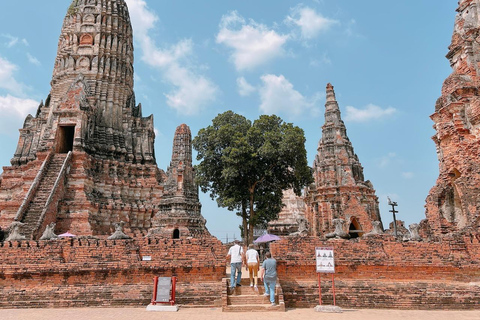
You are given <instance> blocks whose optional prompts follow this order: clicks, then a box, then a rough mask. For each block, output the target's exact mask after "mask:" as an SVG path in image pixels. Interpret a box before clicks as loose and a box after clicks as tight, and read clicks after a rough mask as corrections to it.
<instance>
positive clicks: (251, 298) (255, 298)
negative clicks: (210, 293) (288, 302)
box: [227, 294, 278, 305]
mask: <svg viewBox="0 0 480 320" xmlns="http://www.w3.org/2000/svg"><path fill="white" fill-rule="evenodd" d="M275 300H276V302H277V303H278V297H277V296H276V297H275ZM227 304H228V305H244V304H270V297H267V296H264V295H263V294H262V295H241V296H236V295H230V296H228V298H227Z"/></svg>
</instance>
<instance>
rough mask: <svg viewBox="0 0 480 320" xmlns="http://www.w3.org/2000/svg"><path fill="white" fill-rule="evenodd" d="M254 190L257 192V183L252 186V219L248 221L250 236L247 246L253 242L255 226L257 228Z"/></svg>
mask: <svg viewBox="0 0 480 320" xmlns="http://www.w3.org/2000/svg"><path fill="white" fill-rule="evenodd" d="M254 192H255V185H253V187H251V188H250V212H249V213H250V219H249V221H248V236H247V239H248V240H249V241H247V246H248V245H249V244H250V243H253V228H255V221H256V219H255V210H254V199H255V198H254Z"/></svg>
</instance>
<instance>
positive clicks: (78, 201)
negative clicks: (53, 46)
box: [0, 0, 206, 239]
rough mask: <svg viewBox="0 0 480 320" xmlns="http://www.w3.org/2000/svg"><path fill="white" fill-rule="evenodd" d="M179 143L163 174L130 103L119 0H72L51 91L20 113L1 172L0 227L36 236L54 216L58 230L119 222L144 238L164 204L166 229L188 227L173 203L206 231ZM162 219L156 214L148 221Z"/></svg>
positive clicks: (127, 42)
mask: <svg viewBox="0 0 480 320" xmlns="http://www.w3.org/2000/svg"><path fill="white" fill-rule="evenodd" d="M179 128H180V127H179ZM181 128H183V129H182V130H184V132H183V133H181V132H177V134H176V139H180V140H182V139H183V140H182V141H187V142H188V141H189V139H190V140H191V134H190V129H188V127H187V126H186V125H183V126H181ZM177 131H178V130H177ZM187 135H188V137H187ZM182 141H180V142H178V143H177V141H176V140H175V144H176V146H175V147H174V149H173V151H174V156H173V158H172V159H179V160H172V165H171V169H169V172H168V173H165V172H164V171H163V170H161V169H159V168H158V167H157V164H156V160H155V153H154V142H155V133H154V126H153V116H149V117H143V116H142V107H141V105H140V104H138V105H137V104H136V101H135V93H134V91H133V32H132V26H131V22H130V16H129V13H128V8H127V5H126V3H125V0H96V1H80V0H73V1H72V3H71V5H70V7H69V8H68V12H67V14H66V16H65V20H64V23H63V27H62V30H61V34H60V39H59V42H58V51H57V56H56V59H55V66H54V69H53V76H52V81H51V91H50V94H49V95H48V97H47V99H46V100H45V103H43V102H42V103H41V104H40V106H39V108H38V110H37V113H36V115H35V116H32V115H29V116H27V118H26V120H25V124H24V127H23V128H22V129H21V130H20V138H19V142H18V146H17V149H16V151H15V154H14V156H13V158H12V160H11V164H12V166H11V167H5V168H4V172H3V174H2V176H1V185H0V228H1V229H3V230H5V229H6V228H7V227H8V226H9V225H10V224H11V223H12V222H13V221H19V222H23V223H24V225H23V226H22V228H21V229H22V230H21V232H23V233H24V235H25V236H26V237H27V238H28V239H38V238H39V237H40V236H41V235H42V233H43V230H44V229H45V227H46V226H47V225H49V224H50V223H52V222H54V223H56V230H55V231H56V233H57V234H59V233H63V232H66V231H70V232H72V233H74V234H77V235H94V236H106V235H110V234H111V233H112V232H113V231H114V230H115V227H114V226H115V224H117V223H120V222H124V223H125V232H126V233H128V234H129V235H132V236H143V235H146V234H147V233H148V232H149V230H150V228H152V226H153V224H152V218H153V217H155V216H157V217H158V216H162V214H163V213H164V212H165V211H169V212H170V216H169V222H168V225H169V226H172V227H175V226H176V225H179V226H184V225H186V223H185V222H180V223H179V224H176V222H175V221H176V220H179V219H184V220H185V217H184V216H181V217H180V216H179V215H175V214H174V212H177V211H178V210H177V211H176V209H177V208H178V207H179V206H181V207H182V209H181V210H183V211H184V212H188V217H189V219H190V220H192V219H193V220H195V222H194V223H190V225H193V224H196V225H201V227H200V229H201V230H206V228H205V220H204V219H203V217H201V214H200V203H199V201H198V193H197V191H196V187H195V184H194V179H193V175H194V172H193V167H192V157H191V152H192V151H191V148H192V147H191V143H190V142H188V143H183V144H182ZM59 155H63V156H59ZM179 179H183V180H182V181H177V180H179ZM177 186H179V189H178V190H173V189H174V187H177ZM172 190H173V191H172ZM177 191H178V192H177ZM164 192H165V194H164ZM167 199H168V200H167ZM180 204H181V205H180ZM182 221H183V220H182ZM165 223H166V222H165V221H163V222H162V221H159V220H158V219H157V220H156V224H155V227H156V228H159V227H162V226H165ZM182 235H187V233H185V232H183V233H182ZM169 236H172V235H171V234H170V235H169Z"/></svg>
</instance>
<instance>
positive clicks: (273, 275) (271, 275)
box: [260, 252, 277, 306]
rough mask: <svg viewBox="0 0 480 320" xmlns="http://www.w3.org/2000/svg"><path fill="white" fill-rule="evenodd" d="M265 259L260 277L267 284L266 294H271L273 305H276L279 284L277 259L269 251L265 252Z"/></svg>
mask: <svg viewBox="0 0 480 320" xmlns="http://www.w3.org/2000/svg"><path fill="white" fill-rule="evenodd" d="M265 258H266V259H265V261H263V264H262V270H261V271H260V277H261V278H262V281H263V285H264V286H265V293H264V296H270V302H271V303H272V306H275V286H276V284H277V260H275V259H273V258H272V254H271V253H270V252H267V253H266V254H265Z"/></svg>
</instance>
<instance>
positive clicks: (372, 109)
mask: <svg viewBox="0 0 480 320" xmlns="http://www.w3.org/2000/svg"><path fill="white" fill-rule="evenodd" d="M346 110H347V112H346V116H345V121H350V122H367V121H370V120H378V119H381V118H385V117H388V116H391V115H393V114H395V113H396V112H397V110H396V109H395V108H392V107H388V108H386V109H382V108H380V107H379V106H376V105H374V104H369V105H367V106H366V107H365V109H357V108H355V107H352V106H347V107H346Z"/></svg>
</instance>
